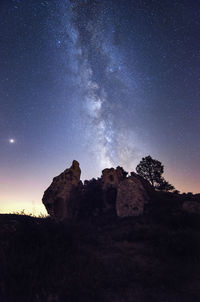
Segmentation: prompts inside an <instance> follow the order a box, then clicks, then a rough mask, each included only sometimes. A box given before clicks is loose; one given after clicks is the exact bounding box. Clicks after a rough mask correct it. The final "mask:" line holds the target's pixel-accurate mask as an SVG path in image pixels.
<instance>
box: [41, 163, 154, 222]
mask: <svg viewBox="0 0 200 302" xmlns="http://www.w3.org/2000/svg"><path fill="white" fill-rule="evenodd" d="M127 174H128V173H127V172H125V171H124V169H123V168H122V167H117V168H116V169H114V168H110V169H104V170H103V171H102V176H101V178H100V179H98V181H96V180H95V181H92V180H91V181H87V182H85V184H84V186H83V184H82V182H81V181H80V175H81V170H80V168H79V163H78V162H77V161H75V160H74V161H73V163H72V166H71V167H70V168H69V169H66V170H65V171H64V172H63V173H61V174H60V175H59V176H57V177H55V178H54V179H53V182H52V183H51V185H50V186H49V188H48V189H47V190H46V191H45V192H44V196H43V198H42V201H43V204H44V205H45V207H46V209H47V212H48V213H49V214H50V215H51V216H52V217H53V218H54V219H56V220H58V221H61V220H63V219H65V218H68V219H69V218H74V217H81V213H82V211H84V212H85V211H87V209H88V214H89V212H92V213H93V210H94V209H93V208H95V211H96V212H98V210H99V212H104V213H105V212H108V211H109V213H110V211H112V212H113V213H115V214H117V215H118V216H120V217H125V216H138V215H141V214H143V211H144V205H145V203H148V201H149V193H150V192H151V191H152V187H151V185H150V184H149V183H148V182H147V181H146V180H144V179H143V178H142V177H140V176H139V175H137V174H136V173H134V172H132V173H131V176H129V177H127ZM95 188H96V189H98V190H97V191H98V192H97V191H96V189H95ZM88 192H90V196H88ZM97 195H98V196H97ZM97 201H98V202H97ZM96 207H99V208H98V209H96ZM91 209H93V210H92V211H90V210H91Z"/></svg>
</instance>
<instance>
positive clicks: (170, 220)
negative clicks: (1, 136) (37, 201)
mask: <svg viewBox="0 0 200 302" xmlns="http://www.w3.org/2000/svg"><path fill="white" fill-rule="evenodd" d="M195 201H196V203H199V200H196V199H195V197H191V196H188V197H187V196H184V195H179V194H173V193H162V192H156V191H155V192H154V193H153V195H152V197H151V200H150V201H149V203H148V205H147V206H146V207H145V211H144V213H143V215H140V216H136V217H118V216H117V215H114V214H113V213H108V212H107V213H105V214H104V215H100V216H97V217H95V216H91V217H90V219H89V218H88V219H82V220H81V219H79V220H67V221H63V222H59V223H58V222H55V221H54V220H52V219H51V218H49V217H47V218H33V217H28V216H22V215H9V214H7V215H6V214H4V215H0V257H1V261H0V265H1V267H0V270H1V275H0V301H5V302H7V301H9V302H10V301H26V302H28V301H68V302H70V301H74V302H78V301H81V302H82V301H84V302H85V301H91V302H92V301H105V302H110V301H113V302H122V301H124V302H132V301H136V302H146V301H152V302H161V301H162V302H165V301H166V302H167V301H170V302H179V301H180V302H186V301H192V302H195V301H200V256H199V255H200V236H199V231H200V219H199V218H200V216H199V213H198V212H195V211H192V210H191V207H190V209H189V208H188V209H189V210H188V209H187V210H186V208H184V207H183V204H184V203H185V202H188V203H191V202H195Z"/></svg>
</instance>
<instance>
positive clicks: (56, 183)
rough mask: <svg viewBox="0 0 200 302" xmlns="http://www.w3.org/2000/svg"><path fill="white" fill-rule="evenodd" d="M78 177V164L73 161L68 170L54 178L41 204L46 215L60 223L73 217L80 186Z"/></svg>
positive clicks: (79, 173)
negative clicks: (44, 208)
mask: <svg viewBox="0 0 200 302" xmlns="http://www.w3.org/2000/svg"><path fill="white" fill-rule="evenodd" d="M80 175H81V169H80V167H79V163H78V162H77V161H76V160H74V161H73V163H72V166H71V167H70V168H69V169H66V170H65V171H64V172H63V173H61V174H60V175H58V176H56V177H54V179H53V182H52V183H51V185H50V186H49V187H48V189H47V190H46V191H45V192H44V195H43V198H42V202H43V204H44V205H45V207H46V210H47V212H48V214H49V215H51V216H52V217H53V218H55V219H56V220H59V221H61V220H63V219H65V218H71V217H72V216H74V215H75V213H74V212H75V209H76V202H77V201H76V200H77V198H78V195H79V191H80V188H81V185H82V183H81V182H80Z"/></svg>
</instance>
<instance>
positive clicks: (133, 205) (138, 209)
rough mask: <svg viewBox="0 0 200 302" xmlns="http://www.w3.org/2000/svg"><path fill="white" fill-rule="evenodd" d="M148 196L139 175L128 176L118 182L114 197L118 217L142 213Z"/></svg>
mask: <svg viewBox="0 0 200 302" xmlns="http://www.w3.org/2000/svg"><path fill="white" fill-rule="evenodd" d="M148 201H149V196H148V193H147V190H146V189H145V187H144V184H143V183H142V181H141V180H140V178H139V177H136V175H134V176H130V177H128V178H126V179H125V180H123V181H122V182H120V183H119V186H118V190H117V199H116V212H117V215H118V216H120V217H126V216H139V215H142V214H143V211H144V205H145V203H148Z"/></svg>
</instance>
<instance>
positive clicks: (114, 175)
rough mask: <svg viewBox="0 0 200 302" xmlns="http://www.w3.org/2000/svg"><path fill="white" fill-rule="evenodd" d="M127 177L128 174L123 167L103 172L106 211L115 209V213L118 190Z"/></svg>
mask: <svg viewBox="0 0 200 302" xmlns="http://www.w3.org/2000/svg"><path fill="white" fill-rule="evenodd" d="M125 175H126V172H125V171H124V169H123V168H122V167H117V168H116V169H114V168H110V169H104V170H103V171H102V176H101V181H102V190H103V203H104V207H105V208H106V209H113V210H114V211H115V205H116V196H117V188H118V185H119V183H120V181H122V180H123V179H124V177H125Z"/></svg>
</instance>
